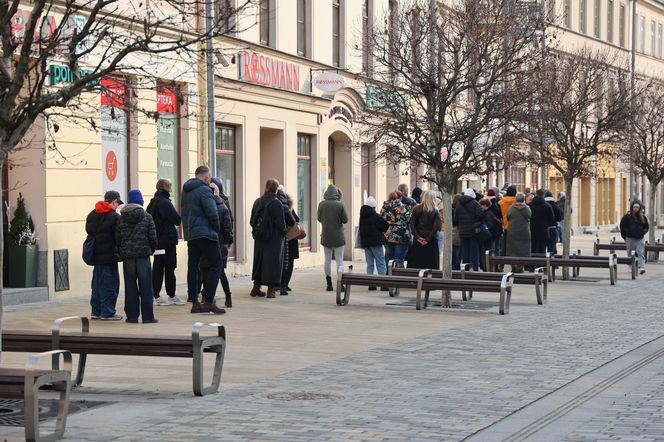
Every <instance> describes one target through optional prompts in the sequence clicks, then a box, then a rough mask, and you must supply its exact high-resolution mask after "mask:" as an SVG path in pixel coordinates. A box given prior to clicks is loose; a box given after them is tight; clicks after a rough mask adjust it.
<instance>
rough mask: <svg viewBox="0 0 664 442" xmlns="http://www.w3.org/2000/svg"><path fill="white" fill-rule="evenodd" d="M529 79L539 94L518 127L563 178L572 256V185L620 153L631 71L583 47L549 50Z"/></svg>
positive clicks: (536, 154) (540, 159) (566, 238)
mask: <svg viewBox="0 0 664 442" xmlns="http://www.w3.org/2000/svg"><path fill="white" fill-rule="evenodd" d="M530 81H531V83H532V84H533V85H534V87H533V89H534V90H536V91H537V93H535V94H533V95H532V97H531V99H530V103H529V105H528V106H527V107H525V108H524V113H523V116H522V118H520V121H519V124H518V125H517V129H518V130H519V132H520V133H521V134H522V135H523V137H524V139H525V140H526V141H527V142H528V143H530V144H531V149H530V150H529V152H530V153H532V156H529V157H528V158H529V159H530V160H531V161H532V162H533V163H535V164H538V165H541V166H542V167H549V166H550V167H553V168H554V169H556V170H557V171H558V172H560V174H561V175H562V177H563V180H564V183H565V192H566V196H567V204H565V213H564V220H565V222H564V231H563V254H564V255H565V256H569V250H570V229H571V223H570V220H571V213H572V207H571V206H572V205H571V200H572V196H573V195H572V184H573V182H574V179H576V178H581V177H590V176H594V175H595V173H596V168H597V162H598V161H601V160H602V159H604V158H607V157H609V156H615V155H616V149H615V146H616V143H617V142H618V140H619V139H620V136H621V133H622V131H623V130H624V129H625V127H626V122H627V118H628V117H629V114H630V112H629V108H630V88H629V74H628V73H627V71H626V70H625V69H622V66H621V64H620V63H618V61H617V59H616V58H615V57H614V56H612V55H610V54H608V53H603V52H596V51H593V50H591V49H588V48H582V49H580V50H578V51H576V52H573V53H551V54H548V55H547V57H546V58H545V59H543V60H542V63H541V65H540V66H538V68H537V69H536V70H534V72H533V75H532V76H531V77H530ZM565 276H567V273H566V272H565Z"/></svg>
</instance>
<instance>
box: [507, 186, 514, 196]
mask: <svg viewBox="0 0 664 442" xmlns="http://www.w3.org/2000/svg"><path fill="white" fill-rule="evenodd" d="M505 195H507V196H516V187H514V186H509V187H508V188H507V191H506V192H505Z"/></svg>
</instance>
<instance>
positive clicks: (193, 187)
mask: <svg viewBox="0 0 664 442" xmlns="http://www.w3.org/2000/svg"><path fill="white" fill-rule="evenodd" d="M211 180H212V176H211V175H210V168H209V167H207V166H199V167H198V168H197V169H196V172H195V177H194V178H191V179H190V180H188V181H187V182H186V183H184V186H182V227H183V231H184V239H185V241H187V255H188V259H187V294H188V296H189V300H190V301H191V302H192V306H191V313H214V314H217V315H219V314H223V313H226V311H225V310H224V309H220V308H218V307H217V305H216V304H215V303H214V295H215V293H216V292H217V285H218V284H219V274H220V271H221V254H220V253H219V226H220V224H219V214H218V212H217V204H216V203H215V200H214V194H213V189H212V188H211V187H210V183H211ZM203 256H205V259H206V261H207V263H208V265H209V267H210V270H209V271H208V276H207V278H206V283H205V290H204V300H203V303H199V302H198V283H197V275H198V266H199V264H200V261H201V257H203Z"/></svg>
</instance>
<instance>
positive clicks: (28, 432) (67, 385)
mask: <svg viewBox="0 0 664 442" xmlns="http://www.w3.org/2000/svg"><path fill="white" fill-rule="evenodd" d="M60 355H62V357H63V367H62V369H60V368H59V365H60V363H59V359H60ZM44 356H46V357H49V356H50V357H51V358H52V361H57V362H56V367H54V368H53V370H54V371H51V372H48V373H45V374H41V375H39V374H37V372H39V371H40V370H39V368H37V365H38V362H39V360H40V359H41V358H42V357H44ZM71 369H72V358H71V353H70V352H68V351H66V350H52V351H48V352H45V353H40V354H36V355H32V356H30V357H29V358H28V362H27V363H26V375H25V398H24V399H25V409H24V420H25V440H26V441H29V442H33V441H34V442H46V441H55V440H59V439H62V437H63V436H64V434H65V427H66V425H67V414H68V413H69V392H70V391H71ZM44 385H52V386H53V387H54V388H55V389H56V390H58V391H59V392H60V398H59V399H58V416H57V419H56V423H55V430H54V431H53V432H52V433H50V434H45V435H43V436H42V435H41V434H40V431H39V388H40V387H42V386H44Z"/></svg>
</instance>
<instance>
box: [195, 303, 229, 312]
mask: <svg viewBox="0 0 664 442" xmlns="http://www.w3.org/2000/svg"><path fill="white" fill-rule="evenodd" d="M201 313H212V314H215V315H223V314H224V313H226V310H224V309H223V308H219V307H217V304H215V303H214V302H204V303H203V304H201Z"/></svg>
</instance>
